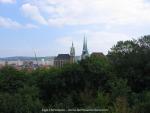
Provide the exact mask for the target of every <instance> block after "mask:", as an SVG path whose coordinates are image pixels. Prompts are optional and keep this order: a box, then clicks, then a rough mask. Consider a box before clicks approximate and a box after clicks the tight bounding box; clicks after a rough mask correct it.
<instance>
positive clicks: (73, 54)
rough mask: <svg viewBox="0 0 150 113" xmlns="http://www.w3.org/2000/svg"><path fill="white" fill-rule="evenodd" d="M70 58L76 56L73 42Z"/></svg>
mask: <svg viewBox="0 0 150 113" xmlns="http://www.w3.org/2000/svg"><path fill="white" fill-rule="evenodd" d="M70 56H75V48H74V44H73V42H72V46H71V49H70Z"/></svg>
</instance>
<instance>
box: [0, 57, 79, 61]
mask: <svg viewBox="0 0 150 113" xmlns="http://www.w3.org/2000/svg"><path fill="white" fill-rule="evenodd" d="M54 58H55V56H46V57H37V59H38V60H42V59H45V60H53V59H54ZM79 59H80V56H76V60H79ZM17 60H21V61H28V60H30V61H31V60H35V57H26V56H14V57H5V58H0V61H17Z"/></svg>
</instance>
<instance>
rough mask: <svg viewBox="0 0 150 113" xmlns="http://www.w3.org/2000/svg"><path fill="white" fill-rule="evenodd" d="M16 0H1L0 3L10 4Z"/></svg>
mask: <svg viewBox="0 0 150 113" xmlns="http://www.w3.org/2000/svg"><path fill="white" fill-rule="evenodd" d="M15 2H16V0H0V3H9V4H12V3H15Z"/></svg>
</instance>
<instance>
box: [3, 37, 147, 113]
mask: <svg viewBox="0 0 150 113" xmlns="http://www.w3.org/2000/svg"><path fill="white" fill-rule="evenodd" d="M149 106H150V36H144V37H141V38H140V39H138V40H131V41H120V42H118V43H117V44H116V45H115V46H114V47H113V48H112V49H111V51H109V53H108V55H107V56H103V55H102V56H91V57H88V58H87V59H85V60H81V61H80V62H78V63H75V64H69V65H66V66H64V67H63V68H61V69H56V68H50V69H44V68H39V69H37V70H34V71H32V72H27V71H23V70H22V71H18V70H16V69H14V68H12V67H4V68H2V69H0V113H40V112H42V108H47V109H48V108H52V109H55V108H57V109H71V108H82V109H83V108H90V109H92V108H93V109H94V108H95V109H96V108H97V109H108V110H109V111H108V113H148V112H149V111H150V107H149ZM91 113H92V112H91Z"/></svg>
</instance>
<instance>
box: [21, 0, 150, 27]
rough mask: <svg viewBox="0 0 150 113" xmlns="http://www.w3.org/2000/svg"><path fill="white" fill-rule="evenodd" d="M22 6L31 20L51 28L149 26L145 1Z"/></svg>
mask: <svg viewBox="0 0 150 113" xmlns="http://www.w3.org/2000/svg"><path fill="white" fill-rule="evenodd" d="M31 4H32V5H31ZM22 7H23V9H24V13H25V14H26V15H28V16H29V17H30V18H32V19H33V20H36V21H37V22H39V23H42V24H46V23H48V24H49V25H50V26H51V25H52V26H65V25H70V26H73V25H90V24H101V23H103V24H108V25H112V24H117V25H124V24H143V23H150V16H149V14H150V4H148V3H146V2H145V0H115V1H114V0H92V1H91V0H44V1H43V0H30V1H28V3H26V4H24V5H23V6H22ZM41 14H43V16H42V15H41Z"/></svg>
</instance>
